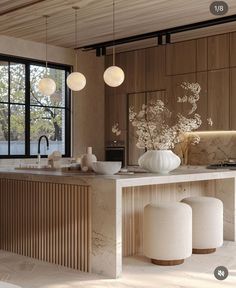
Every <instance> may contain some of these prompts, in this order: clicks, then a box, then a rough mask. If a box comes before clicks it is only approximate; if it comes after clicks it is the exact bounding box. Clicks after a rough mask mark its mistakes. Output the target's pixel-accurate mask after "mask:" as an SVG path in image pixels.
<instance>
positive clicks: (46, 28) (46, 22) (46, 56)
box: [44, 16, 48, 76]
mask: <svg viewBox="0 0 236 288" xmlns="http://www.w3.org/2000/svg"><path fill="white" fill-rule="evenodd" d="M44 17H45V54H46V55H45V59H46V76H47V75H48V16H44Z"/></svg>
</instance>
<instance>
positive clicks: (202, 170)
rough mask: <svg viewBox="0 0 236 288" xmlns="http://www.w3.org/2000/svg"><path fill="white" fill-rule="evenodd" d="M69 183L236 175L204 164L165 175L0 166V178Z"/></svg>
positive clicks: (149, 182)
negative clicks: (19, 168) (94, 172)
mask: <svg viewBox="0 0 236 288" xmlns="http://www.w3.org/2000/svg"><path fill="white" fill-rule="evenodd" d="M55 177H56V178H57V181H58V180H59V179H60V182H68V181H69V182H70V183H72V182H73V183H74V182H75V183H78V182H80V183H84V184H85V183H87V185H89V182H94V181H95V182H97V183H98V182H100V181H112V182H115V183H116V184H117V185H119V186H120V187H130V186H141V185H154V184H166V183H179V182H191V181H204V180H215V179H226V178H234V177H236V170H235V171H233V170H229V169H216V170H215V169H207V168H206V167H205V166H181V167H179V168H178V169H176V170H175V171H172V172H170V173H169V174H166V175H161V174H154V173H140V172H139V173H134V174H127V175H112V176H108V175H96V174H95V175H94V174H92V175H91V174H86V173H81V172H80V173H78V172H70V171H68V172H63V171H44V170H39V171H38V170H16V169H14V168H0V178H12V179H14V178H17V179H25V180H36V179H37V180H39V179H40V181H42V180H43V179H44V180H50V181H53V179H54V181H55Z"/></svg>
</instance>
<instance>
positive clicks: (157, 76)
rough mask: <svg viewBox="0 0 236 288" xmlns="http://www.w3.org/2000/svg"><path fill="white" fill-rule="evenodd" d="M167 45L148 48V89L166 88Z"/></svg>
mask: <svg viewBox="0 0 236 288" xmlns="http://www.w3.org/2000/svg"><path fill="white" fill-rule="evenodd" d="M165 62H166V49H165V45H162V46H157V47H152V48H149V49H146V88H147V89H146V90H147V91H153V90H161V89H166V80H167V79H166V63H165Z"/></svg>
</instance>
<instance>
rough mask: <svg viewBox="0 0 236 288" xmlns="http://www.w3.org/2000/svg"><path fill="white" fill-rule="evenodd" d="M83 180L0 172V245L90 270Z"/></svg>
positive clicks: (87, 192) (87, 205) (88, 222)
mask: <svg viewBox="0 0 236 288" xmlns="http://www.w3.org/2000/svg"><path fill="white" fill-rule="evenodd" d="M90 210H91V209H90V190H89V187H88V186H82V185H75V184H73V185H72V184H62V183H50V182H38V181H26V180H18V179H7V178H0V226H1V233H0V249H3V250H7V251H11V252H14V253H18V254H21V255H25V256H29V257H33V258H36V259H40V260H43V261H48V262H51V263H55V264H58V265H63V266H67V267H70V268H73V269H78V270H81V271H85V272H90V262H91V261H90V251H91V216H90V214H91V213H90V212H91V211H90Z"/></svg>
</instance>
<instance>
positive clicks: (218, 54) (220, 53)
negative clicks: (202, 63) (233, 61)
mask: <svg viewBox="0 0 236 288" xmlns="http://www.w3.org/2000/svg"><path fill="white" fill-rule="evenodd" d="M207 54H208V70H214V69H221V68H227V67H229V34H221V35H216V36H212V37H208V53H207Z"/></svg>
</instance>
